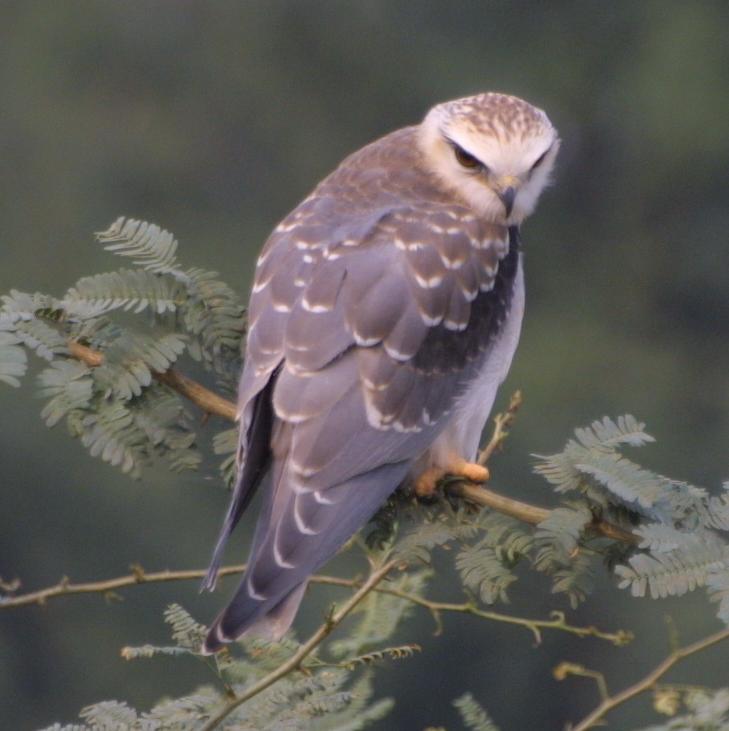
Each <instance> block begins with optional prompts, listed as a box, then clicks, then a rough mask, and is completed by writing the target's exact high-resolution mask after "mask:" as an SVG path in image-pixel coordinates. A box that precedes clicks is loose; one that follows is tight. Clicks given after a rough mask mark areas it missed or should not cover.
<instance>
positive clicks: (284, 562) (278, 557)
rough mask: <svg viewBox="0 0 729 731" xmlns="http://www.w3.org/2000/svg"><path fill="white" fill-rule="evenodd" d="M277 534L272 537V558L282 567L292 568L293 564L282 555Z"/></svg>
mask: <svg viewBox="0 0 729 731" xmlns="http://www.w3.org/2000/svg"><path fill="white" fill-rule="evenodd" d="M277 539H278V536H276V537H275V538H274V539H273V559H274V561H275V562H276V563H277V564H278V565H279V566H280V567H281V568H282V569H293V568H294V564H292V563H290V562H289V561H287V560H286V559H285V558H284V557H283V556H282V555H281V550H280V549H279V547H278V540H277Z"/></svg>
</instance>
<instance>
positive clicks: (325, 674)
mask: <svg viewBox="0 0 729 731" xmlns="http://www.w3.org/2000/svg"><path fill="white" fill-rule="evenodd" d="M97 241H98V243H99V244H100V245H101V246H103V247H104V249H106V250H107V251H109V252H110V253H111V254H113V255H116V256H121V257H124V258H126V259H127V260H129V262H130V264H131V266H129V264H127V266H124V267H121V268H119V269H116V270H114V271H110V272H105V273H102V274H96V275H92V276H87V277H83V278H82V279H80V280H79V281H78V282H76V283H75V284H74V285H73V286H72V287H70V288H69V289H68V290H67V291H66V292H65V293H64V294H63V295H61V296H60V297H56V296H52V295H48V294H44V293H25V292H20V291H17V290H12V291H11V292H10V293H8V294H6V295H3V296H2V298H1V299H0V302H1V304H0V381H2V382H4V383H6V384H8V385H10V386H18V385H19V384H20V379H21V378H22V377H23V376H24V375H25V374H26V372H27V368H28V354H35V355H36V356H38V357H39V358H40V359H41V360H42V361H44V367H43V368H42V370H41V371H40V373H39V374H38V376H37V390H38V392H39V394H40V396H41V397H42V398H43V400H44V404H43V406H42V408H41V416H42V418H43V419H44V420H45V422H46V423H47V424H48V426H50V427H53V426H55V425H57V424H59V423H61V422H65V423H66V425H67V427H68V430H69V433H70V434H71V436H73V437H76V438H79V439H80V440H81V442H82V443H83V444H84V445H85V446H86V447H87V448H88V450H89V452H90V454H91V455H92V456H94V457H98V458H101V459H103V460H105V461H107V462H109V463H110V464H112V465H115V466H117V467H119V468H120V469H122V470H123V471H124V472H126V473H128V474H129V475H131V476H133V477H138V476H139V475H140V474H141V471H142V469H143V468H144V466H145V465H147V464H149V463H150V462H152V461H155V460H162V461H164V462H166V464H167V465H168V466H169V467H170V468H171V469H173V470H195V469H198V468H199V467H200V465H201V453H200V449H199V445H200V443H201V441H203V440H204V439H205V438H206V436H207V434H209V432H210V431H213V430H214V431H215V433H214V434H213V435H212V444H213V449H214V451H215V452H216V453H217V454H219V455H222V456H223V461H222V463H221V465H220V470H221V474H222V477H223V479H224V480H225V481H226V482H228V483H230V482H231V481H232V479H233V478H234V473H235V459H234V453H235V447H236V430H235V429H231V428H229V427H228V426H227V425H226V426H224V427H219V425H215V427H214V429H213V428H211V427H208V429H207V432H205V433H203V431H202V427H201V426H200V425H195V424H194V422H193V420H192V419H191V416H190V413H189V408H188V405H187V404H186V403H184V402H183V401H182V399H181V397H180V395H179V394H178V393H177V392H175V391H174V390H172V389H171V388H170V387H168V386H167V385H165V384H163V383H161V382H160V381H159V380H158V379H156V378H155V374H156V373H163V372H164V371H166V370H167V369H169V368H170V367H172V366H174V365H176V364H177V363H179V361H180V359H182V358H186V357H189V358H191V359H193V360H195V361H197V362H198V363H199V364H201V365H202V367H203V368H204V369H205V370H206V371H207V372H208V373H209V374H210V375H211V377H212V378H214V380H215V381H216V383H217V387H218V388H220V389H221V390H223V391H224V392H228V393H232V392H233V391H234V389H235V380H236V377H237V373H238V371H239V369H240V355H239V353H240V345H241V338H242V335H243V332H244V308H243V305H242V303H241V300H240V298H239V297H238V295H237V294H236V293H235V292H234V291H233V289H232V288H230V287H229V286H228V285H227V284H225V282H223V281H222V280H221V279H220V278H219V277H218V275H217V274H216V273H214V272H209V271H206V270H204V269H200V268H190V267H183V266H182V265H181V264H180V262H179V259H178V244H177V241H176V240H175V239H174V237H173V236H172V234H170V233H168V232H166V231H164V230H162V229H161V228H159V227H158V226H155V225H153V224H148V223H144V222H140V221H136V220H130V219H124V218H120V219H118V220H117V221H116V222H115V223H114V224H112V226H111V227H110V228H109V229H108V230H107V231H104V232H103V233H100V234H97ZM70 341H77V342H80V343H82V344H85V345H88V346H90V347H92V348H94V349H95V350H97V351H100V352H101V353H103V364H101V365H98V366H96V367H90V366H89V365H86V364H84V363H82V362H80V361H78V360H76V359H75V358H74V357H72V355H71V352H70V351H69V342H70ZM652 441H653V438H652V437H651V436H650V435H649V434H648V433H646V431H645V426H644V425H643V424H642V423H640V422H639V421H638V420H637V419H635V418H634V417H632V416H629V415H626V416H621V417H619V418H617V419H614V420H613V419H610V418H608V417H605V418H603V419H601V420H599V421H595V422H593V423H592V424H591V425H589V426H587V427H584V428H581V429H577V430H575V433H574V436H573V437H572V438H570V439H569V440H568V442H567V444H566V445H565V448H564V449H563V450H562V451H560V452H559V453H557V454H553V455H548V456H536V463H535V471H536V472H537V473H538V474H539V475H541V476H542V477H544V478H545V480H546V482H547V483H548V484H549V485H550V486H551V488H552V491H553V495H554V498H555V500H556V501H558V505H557V507H555V508H554V509H553V510H551V511H550V513H549V515H548V517H547V518H546V519H545V520H544V521H542V522H541V523H540V524H539V525H538V526H536V528H534V527H531V526H528V525H525V524H523V523H521V522H519V521H518V520H516V519H515V518H512V517H509V516H507V515H502V514H499V513H495V512H492V511H489V510H485V509H476V508H474V507H473V506H469V505H465V504H462V503H455V502H452V501H451V500H449V499H440V500H436V501H435V502H433V503H431V504H422V503H418V502H416V501H414V500H413V499H411V498H410V497H409V496H407V495H405V494H400V493H398V494H396V495H395V496H394V497H393V498H392V499H391V500H390V501H389V502H388V504H387V505H386V506H384V507H383V509H382V510H381V511H380V512H379V513H378V515H377V516H376V517H375V519H374V520H373V521H372V522H371V523H370V525H369V526H368V527H367V529H366V530H365V532H364V535H363V540H359V541H354V542H352V544H351V545H355V546H357V550H361V551H362V552H364V554H365V555H366V558H367V560H368V561H369V562H370V564H374V565H377V564H381V563H382V562H383V561H385V560H390V559H392V558H397V559H399V560H401V561H402V562H404V563H407V564H408V565H409V567H410V568H409V570H408V571H407V572H406V573H403V574H400V575H398V577H397V578H396V579H393V580H391V581H390V582H388V588H389V589H390V591H389V593H387V592H384V593H383V592H373V593H371V594H370V595H369V596H368V597H367V599H366V600H365V601H364V602H363V603H362V604H361V605H360V606H359V607H358V610H357V621H356V622H354V623H353V624H351V625H349V629H348V633H347V634H346V635H342V634H338V635H335V636H334V637H333V638H332V639H331V640H329V641H328V642H326V643H324V644H323V645H321V646H320V647H318V648H317V649H316V651H315V652H314V653H313V654H312V655H310V656H309V657H308V658H307V660H306V664H305V667H304V669H305V671H306V672H305V673H300V672H297V673H293V674H289V675H288V676H287V677H286V678H284V679H282V680H280V681H279V682H277V683H276V684H274V685H273V686H271V687H270V688H269V689H268V690H266V691H264V692H262V693H260V694H258V695H256V696H255V697H254V698H252V699H251V700H250V701H248V702H247V703H245V704H243V705H241V706H240V707H239V708H238V709H236V710H235V711H234V712H232V713H231V714H230V715H229V716H228V717H227V718H226V719H225V721H224V722H223V723H222V724H221V727H222V728H230V729H233V728H235V729H242V730H244V731H245V729H304V728H306V729H309V728H312V729H322V730H324V729H342V730H344V729H360V728H365V727H367V726H369V725H371V724H372V723H375V722H376V721H378V720H379V719H382V718H383V717H384V716H386V714H387V713H388V712H389V710H390V709H391V708H392V705H393V703H394V701H393V700H392V699H390V698H384V699H376V698H375V694H374V689H373V684H372V677H373V672H374V670H375V669H376V667H377V666H378V665H379V664H381V663H383V662H390V661H392V660H401V659H403V658H410V657H412V656H413V655H414V654H416V652H417V649H418V648H417V647H416V646H414V645H412V644H404V645H403V644H397V643H396V644H393V641H394V640H395V639H399V638H400V637H401V636H402V634H403V632H404V631H405V630H403V627H404V625H406V623H407V620H408V618H409V617H410V615H411V614H412V613H413V611H414V609H415V606H416V604H417V603H418V602H420V603H423V602H427V601H428V599H427V597H428V596H429V594H430V593H431V589H432V587H433V584H434V579H435V574H434V571H433V570H432V568H431V558H432V555H433V553H434V552H435V551H437V550H438V549H439V548H441V547H444V546H448V547H449V548H451V549H452V550H451V551H450V552H449V553H448V555H449V556H452V557H453V563H454V567H455V570H456V573H457V576H458V577H459V582H460V587H461V591H462V594H463V597H462V599H463V600H464V601H465V602H466V603H467V604H469V605H471V606H473V607H490V606H493V605H495V604H503V603H506V602H508V599H509V592H510V591H511V589H512V587H513V585H514V584H515V583H516V582H517V581H519V580H522V579H523V578H524V577H525V575H526V574H527V573H528V572H529V571H536V572H539V573H541V574H544V575H546V576H547V577H549V581H550V582H551V588H552V592H553V593H555V594H556V595H558V597H561V596H563V597H564V598H565V599H566V600H567V601H568V603H569V604H570V605H571V606H572V607H574V606H576V605H577V604H578V603H579V602H581V601H583V600H584V599H585V597H586V596H588V595H589V593H590V591H591V590H592V587H593V586H594V584H595V582H596V581H601V580H605V577H606V576H609V575H610V574H612V575H613V576H614V577H615V579H616V581H617V584H618V586H619V587H621V588H623V589H627V590H629V591H630V593H631V595H632V596H633V597H636V598H638V597H643V596H650V597H652V598H654V599H657V598H662V597H666V596H680V595H682V594H684V593H686V592H688V591H693V590H695V589H697V588H703V589H706V590H707V591H708V593H709V596H710V598H711V599H712V600H713V601H715V602H716V603H717V605H718V616H719V618H720V619H721V620H722V621H723V622H725V623H727V624H729V547H728V544H727V533H728V532H729V497H728V496H729V484H725V485H724V486H723V489H722V490H721V492H720V494H719V495H712V494H711V493H710V492H709V491H708V490H706V489H704V488H701V487H698V486H695V485H691V484H689V483H686V482H683V481H677V480H673V479H671V478H668V477H665V476H663V475H660V474H657V473H655V472H653V471H651V470H648V469H645V468H644V467H642V466H640V465H639V464H638V463H636V462H634V461H632V460H631V459H629V458H628V457H627V456H626V455H625V452H626V451H627V450H628V449H634V448H638V447H643V446H645V445H647V444H649V443H651V442H652ZM598 519H601V520H609V521H611V522H612V523H614V524H615V525H617V526H619V527H622V528H623V529H625V530H627V531H631V532H633V533H635V534H636V535H637V536H638V537H639V543H638V545H637V546H632V545H626V544H621V543H618V542H616V541H614V540H610V539H608V538H605V537H604V536H602V535H600V534H598V533H597V532H595V531H594V530H593V529H592V526H593V524H594V522H595V521H596V520H598ZM350 547H351V546H350ZM398 592H399V594H400V595H399V596H397V595H396V594H397V593H398ZM0 601H1V597H0ZM165 620H166V622H167V623H168V624H169V625H170V627H171V631H172V644H171V645H168V646H165V647H157V646H153V645H144V646H141V647H134V648H124V650H123V655H124V657H126V658H127V659H129V660H140V659H147V660H153V659H154V657H155V656H157V655H160V654H165V655H174V656H183V655H186V656H190V655H191V656H194V657H196V658H197V659H198V660H199V661H200V663H201V676H203V675H204V674H205V673H209V669H208V668H210V667H212V669H213V671H214V675H215V683H214V684H210V683H207V684H202V685H201V686H200V687H199V688H197V689H195V690H194V691H193V692H192V693H191V694H189V695H186V696H184V697H181V698H178V699H168V700H165V701H163V702H160V703H159V704H158V705H156V706H155V707H154V708H152V709H151V710H149V711H138V710H135V709H134V708H132V707H131V706H130V705H128V704H127V703H126V702H125V701H105V702H102V703H98V704H95V705H93V706H89V707H88V708H86V709H84V710H83V711H82V712H81V716H80V718H81V723H80V724H72V725H69V726H61V725H59V724H56V725H55V726H53V727H51V728H53V729H56V730H60V729H64V730H69V729H96V728H120V729H124V728H127V729H144V730H149V731H153V730H156V729H172V728H174V729H186V728H190V729H193V728H198V727H199V726H200V724H201V723H202V722H204V721H205V720H206V719H208V718H210V717H211V716H213V715H214V714H215V713H216V712H217V711H218V710H219V709H220V707H221V705H222V704H224V703H226V701H227V699H228V698H229V697H231V695H232V694H238V693H240V692H241V691H242V690H244V689H245V688H246V687H249V686H250V684H251V683H254V682H256V680H258V679H260V678H261V677H262V676H263V675H265V674H266V673H267V672H268V671H270V670H271V669H272V668H273V667H276V666H277V665H278V664H280V663H281V662H282V661H283V660H285V659H286V658H287V657H290V656H291V655H292V654H293V653H294V652H296V651H297V649H298V648H299V647H300V645H299V643H298V641H297V640H296V638H295V637H294V636H293V635H290V636H287V637H286V638H285V639H284V641H283V642H281V643H268V644H266V643H261V642H260V641H258V642H256V641H253V640H243V641H242V642H240V643H238V645H237V646H234V647H233V648H231V650H230V651H225V652H224V653H222V654H220V655H218V656H216V657H215V658H214V659H212V660H211V659H210V658H204V657H203V656H202V655H201V654H200V646H201V641H202V637H203V636H204V633H205V628H204V627H203V626H202V625H200V624H199V623H198V622H197V621H196V620H194V619H193V618H192V617H190V615H189V614H188V613H187V612H186V611H185V610H184V609H183V608H182V607H179V606H177V605H172V606H170V607H169V609H168V610H167V612H166V615H165ZM415 661H416V660H415ZM203 666H204V668H203ZM702 692H704V691H702ZM726 697H727V695H726V691H722V690H719V691H708V690H707V691H705V692H704V695H703V696H699V695H696V696H688V695H687V696H686V698H685V701H684V705H685V709H686V711H687V714H685V715H682V716H676V717H675V718H673V719H672V720H671V721H670V722H669V723H668V725H664V726H656V727H654V728H655V729H659V728H660V729H663V728H671V729H674V728H675V729H679V728H680V729H694V728H695V729H698V728H707V726H706V724H705V722H704V721H705V718H707V717H708V716H707V714H709V715H710V716H711V723H714V726H710V727H711V728H725V727H726V714H727V702H726ZM698 698H704V699H706V702H705V703H704V704H703V705H702V703H700V702H699V700H697V699H698ZM455 705H456V708H457V709H458V712H459V713H460V714H461V717H462V720H463V723H464V724H465V726H466V727H467V728H469V729H476V730H477V731H483V730H486V731H492V730H493V729H495V728H496V726H495V725H494V723H493V721H492V720H491V719H490V717H489V716H488V714H487V713H486V711H485V710H483V709H482V708H481V707H480V706H479V705H478V703H477V701H476V700H475V699H474V698H473V697H472V696H470V695H469V694H465V695H463V696H462V697H461V698H459V699H458V700H456V701H455ZM707 709H708V710H707ZM678 712H679V710H678V706H677V707H676V709H675V713H678ZM712 714H713V715H712ZM702 723H704V725H703V726H702V725H701V724H702ZM722 724H724V725H722Z"/></svg>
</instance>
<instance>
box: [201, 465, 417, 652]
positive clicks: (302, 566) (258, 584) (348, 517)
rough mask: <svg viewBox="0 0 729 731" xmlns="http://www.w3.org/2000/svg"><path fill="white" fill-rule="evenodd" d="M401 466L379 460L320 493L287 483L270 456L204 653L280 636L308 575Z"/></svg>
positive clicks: (371, 509) (358, 523)
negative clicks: (236, 569) (226, 598)
mask: <svg viewBox="0 0 729 731" xmlns="http://www.w3.org/2000/svg"><path fill="white" fill-rule="evenodd" d="M408 468H409V464H408V463H406V462H399V463H395V464H387V465H382V466H380V467H377V468H375V469H373V470H370V471H369V472H367V473H364V474H362V475H357V476H356V477H353V478H351V479H350V480H347V482H345V483H342V484H339V485H336V486H334V487H331V488H328V489H326V491H325V492H324V491H322V492H319V491H316V492H308V491H306V490H304V491H302V490H300V489H299V490H297V489H295V488H294V487H293V483H292V481H291V480H290V479H289V475H288V474H287V473H288V469H287V465H286V462H285V461H284V462H283V463H281V462H277V461H274V464H273V469H272V473H273V474H272V485H271V488H270V489H269V490H268V491H267V493H266V499H265V502H264V505H263V508H262V511H261V514H260V516H259V519H258V524H257V526H256V531H255V535H254V537H253V546H252V548H251V552H250V559H249V562H248V567H247V568H246V572H245V574H244V575H243V577H242V579H241V583H240V586H239V587H238V589H237V590H236V592H235V594H234V596H233V598H232V600H231V602H230V604H229V605H228V606H227V607H226V608H225V610H224V611H223V612H222V613H221V614H220V615H219V616H218V618H217V619H216V620H215V622H214V623H213V625H212V627H211V629H210V632H209V634H208V637H207V640H206V642H205V647H204V652H206V653H213V652H216V651H217V650H219V649H220V648H221V647H222V645H223V644H224V643H226V642H231V641H233V640H235V639H237V638H238V637H240V636H241V635H244V634H260V635H263V636H266V637H269V638H271V639H278V638H280V637H281V636H282V635H283V634H284V633H285V632H286V630H287V629H288V628H289V627H290V626H291V623H292V622H293V619H294V616H295V615H296V610H297V609H298V607H299V604H300V603H301V600H302V598H303V596H304V591H305V590H306V584H307V583H308V580H309V577H310V576H311V574H312V573H313V572H314V571H316V570H317V569H318V568H319V567H320V566H321V565H322V564H323V563H325V562H326V561H328V560H329V559H330V558H331V557H332V556H333V555H334V554H335V553H336V552H337V551H338V550H339V548H340V547H341V546H342V544H343V543H344V542H345V541H346V540H347V539H348V538H349V537H350V536H351V535H352V534H353V533H356V532H357V531H358V530H359V529H360V528H361V527H362V526H363V525H364V524H365V523H366V522H367V521H368V520H369V519H370V518H371V517H372V515H373V514H374V513H375V512H376V511H377V509H378V508H379V507H380V505H382V503H383V502H384V501H385V500H386V499H387V497H388V495H389V494H390V493H391V492H392V491H393V490H394V489H395V488H396V487H397V486H398V485H399V484H400V482H401V481H402V480H403V478H404V477H405V475H406V473H407V471H408Z"/></svg>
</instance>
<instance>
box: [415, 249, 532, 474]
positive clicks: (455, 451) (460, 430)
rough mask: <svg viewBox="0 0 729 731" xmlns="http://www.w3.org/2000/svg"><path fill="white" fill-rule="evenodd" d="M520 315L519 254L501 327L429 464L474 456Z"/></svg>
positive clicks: (505, 369) (507, 363) (434, 446)
mask: <svg viewBox="0 0 729 731" xmlns="http://www.w3.org/2000/svg"><path fill="white" fill-rule="evenodd" d="M523 317H524V272H523V269H522V260H521V255H520V256H519V265H518V268H517V272H516V276H515V278H514V292H513V294H512V298H511V306H510V307H509V311H508V313H507V315H506V321H505V322H504V325H503V329H502V330H501V333H500V334H499V336H498V337H497V339H496V341H495V342H494V343H493V345H492V346H491V348H490V349H489V352H488V353H487V355H486V357H485V358H484V362H483V366H482V368H481V372H480V373H479V375H478V377H477V378H476V379H475V380H474V381H473V383H472V384H471V385H470V386H469V388H468V390H467V391H466V392H465V393H464V394H463V395H462V396H461V397H460V398H459V399H458V401H457V402H456V404H455V406H454V408H453V412H452V414H453V415H452V417H451V420H450V422H449V423H448V426H447V427H446V428H445V430H444V431H443V432H442V433H441V434H440V436H439V437H438V438H437V439H436V440H435V442H433V444H432V446H431V448H430V450H429V452H430V454H429V457H430V459H429V460H428V461H430V462H431V463H432V464H436V465H443V466H445V465H447V464H448V463H449V462H450V461H451V460H452V458H453V456H458V457H462V458H463V459H465V460H467V461H469V462H472V461H473V460H474V459H475V458H476V453H477V452H478V446H479V443H480V441H481V432H482V431H483V429H484V426H485V425H486V421H487V420H488V418H489V414H490V413H491V408H492V406H493V405H494V399H495V398H496V391H497V390H498V388H499V386H500V385H501V383H502V382H503V381H504V379H505V378H506V375H507V373H508V372H509V368H510V367H511V361H512V359H513V357H514V352H515V351H516V346H517V344H518V343H519V334H520V333H521V322H522V319H523Z"/></svg>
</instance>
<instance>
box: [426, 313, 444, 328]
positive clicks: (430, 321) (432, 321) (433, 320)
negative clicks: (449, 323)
mask: <svg viewBox="0 0 729 731" xmlns="http://www.w3.org/2000/svg"><path fill="white" fill-rule="evenodd" d="M420 319H421V320H422V321H423V322H424V323H425V324H426V325H427V326H428V327H436V325H440V323H441V321H442V320H443V315H438V317H431V316H430V315H428V314H427V313H425V312H422V311H421V312H420Z"/></svg>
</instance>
